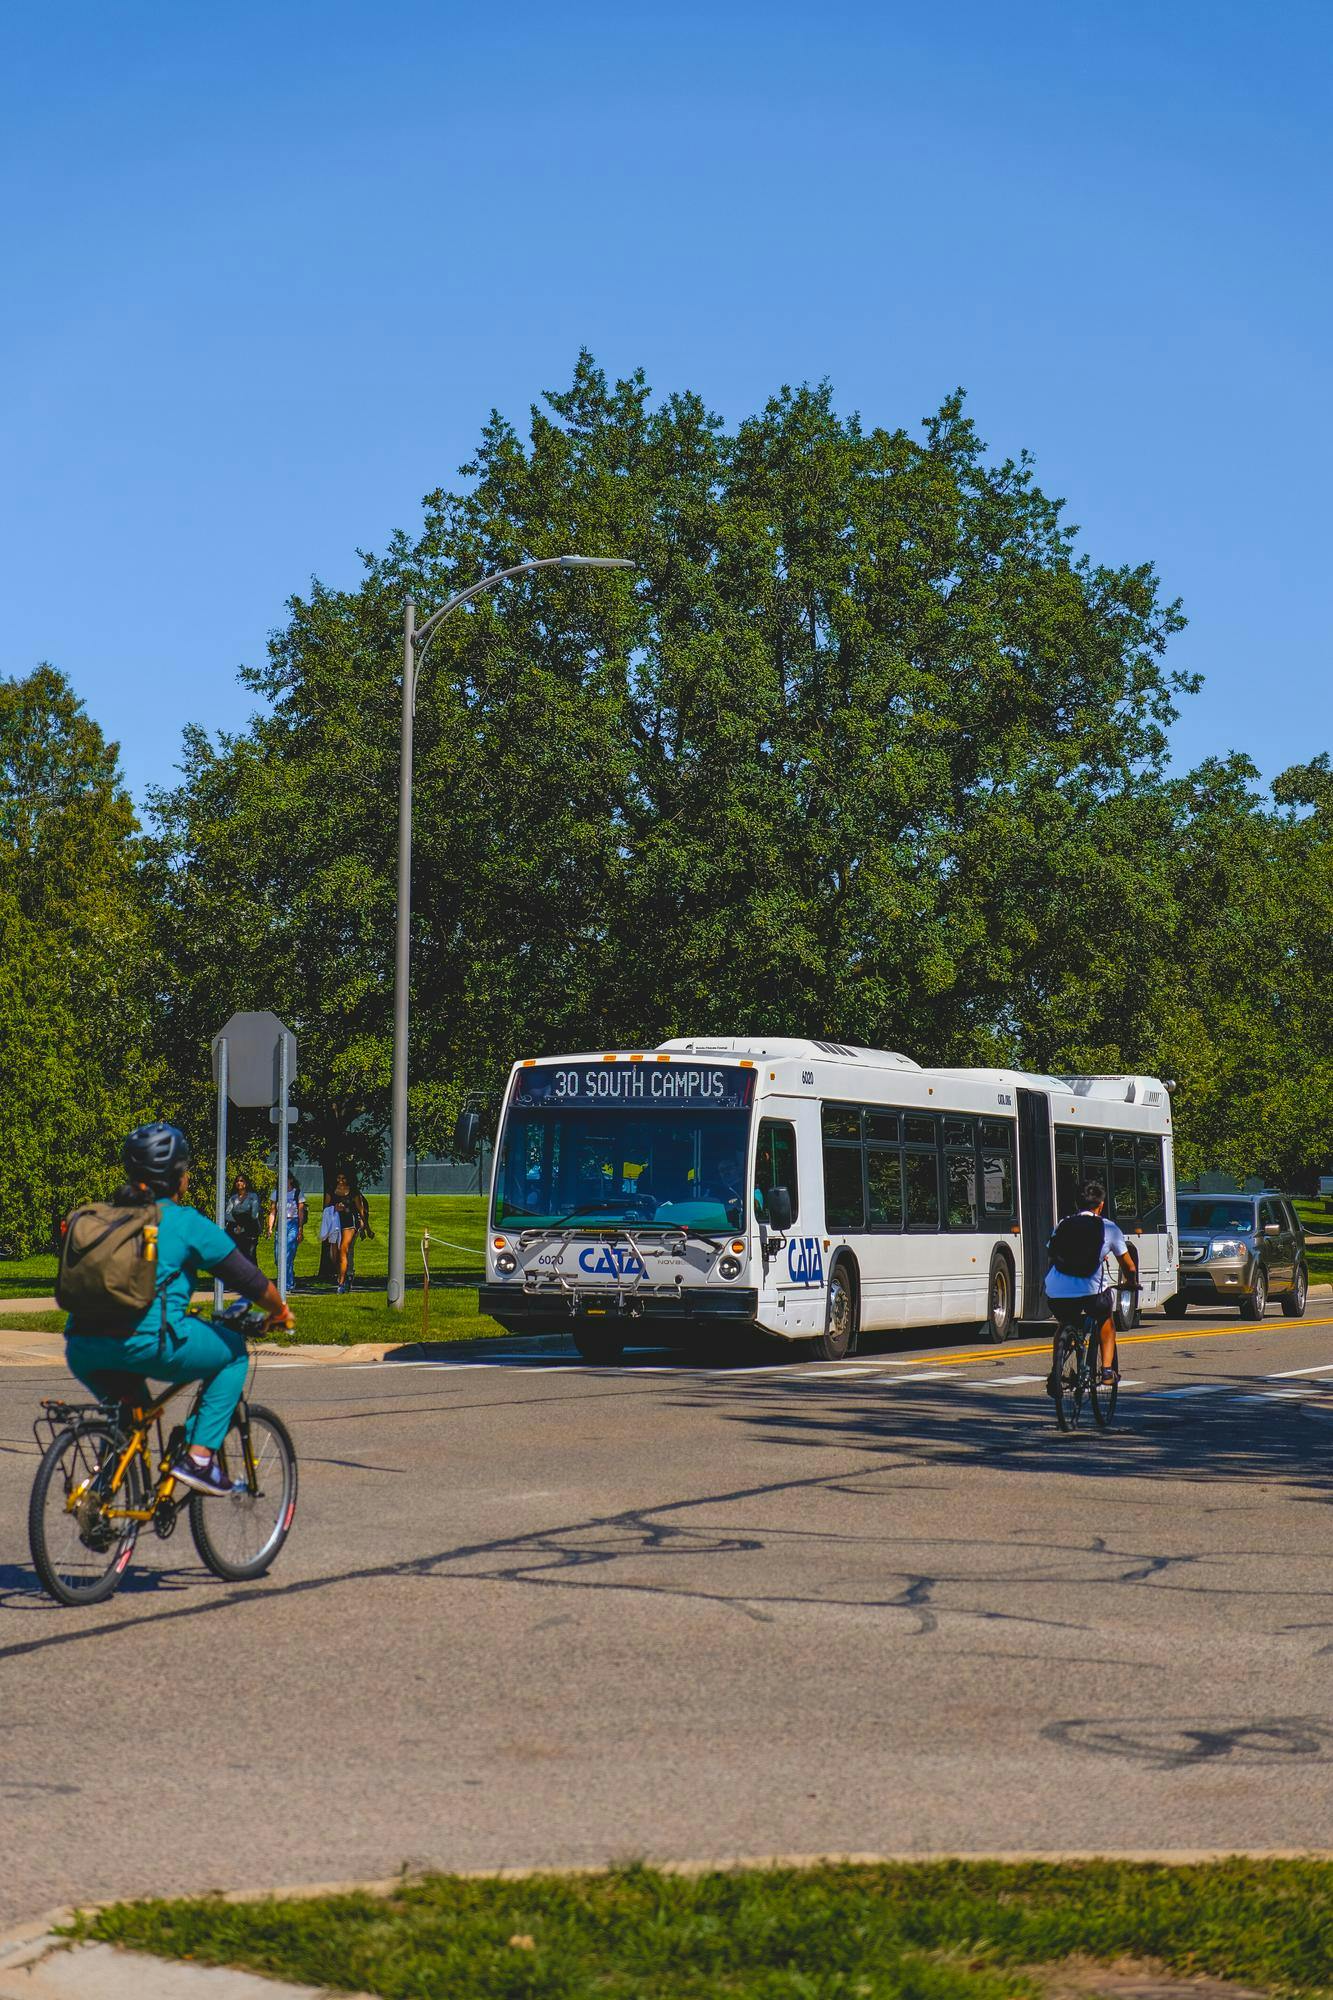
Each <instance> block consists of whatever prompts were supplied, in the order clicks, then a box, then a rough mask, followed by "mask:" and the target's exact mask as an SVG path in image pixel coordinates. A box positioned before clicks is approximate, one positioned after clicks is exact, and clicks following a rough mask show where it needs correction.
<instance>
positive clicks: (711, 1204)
mask: <svg viewBox="0 0 1333 2000" xmlns="http://www.w3.org/2000/svg"><path fill="white" fill-rule="evenodd" d="M749 1134H751V1114H749V1112H695V1110H675V1112H630V1110H594V1108H592V1106H580V1108H578V1110H574V1108H572V1106H570V1108H568V1110H566V1108H558V1110H556V1108H550V1110H510V1114H508V1118H506V1122H504V1138H502V1142H500V1166H498V1172H496V1182H494V1224H496V1228H500V1226H504V1228H514V1226H518V1224H520V1226H522V1228H542V1226H546V1228H554V1226H556V1224H568V1226H574V1224H588V1226H590V1228H604V1226H606V1224H626V1226H630V1228H658V1230H667V1228H677V1230H679V1228H687V1230H689V1228H699V1230H739V1228H741V1224H743V1222H745V1220H747V1206H749V1204H747V1200H745V1158H747V1146H749Z"/></svg>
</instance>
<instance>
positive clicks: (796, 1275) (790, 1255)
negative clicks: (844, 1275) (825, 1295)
mask: <svg viewBox="0 0 1333 2000" xmlns="http://www.w3.org/2000/svg"><path fill="white" fill-rule="evenodd" d="M787 1276H788V1277H789V1278H790V1279H791V1281H792V1283H793V1284H794V1285H822V1284H823V1282H824V1253H823V1251H822V1249H821V1248H820V1244H819V1238H818V1237H817V1236H793V1237H792V1239H791V1241H790V1242H789V1243H788V1245H787Z"/></svg>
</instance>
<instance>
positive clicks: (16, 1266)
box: [0, 1194, 486, 1299]
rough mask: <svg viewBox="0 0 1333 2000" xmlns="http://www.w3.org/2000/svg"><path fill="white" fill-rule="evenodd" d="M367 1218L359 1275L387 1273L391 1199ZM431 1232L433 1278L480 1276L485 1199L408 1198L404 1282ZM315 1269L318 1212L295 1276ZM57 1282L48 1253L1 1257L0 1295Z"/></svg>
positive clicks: (378, 1200) (378, 1199) (269, 1248)
mask: <svg viewBox="0 0 1333 2000" xmlns="http://www.w3.org/2000/svg"><path fill="white" fill-rule="evenodd" d="M370 1220H371V1226H372V1228H373V1229H374V1231H375V1234H374V1236H371V1237H362V1238H361V1240H360V1242H359V1243H358V1244H357V1246H356V1274H357V1277H358V1278H383V1277H387V1275H388V1269H389V1261H388V1260H389V1252H388V1235H389V1197H388V1196H387V1195H380V1194H377V1195H371V1197H370ZM427 1230H428V1231H429V1232H430V1239H431V1243H430V1267H431V1271H432V1272H433V1273H434V1275H435V1276H436V1277H441V1276H444V1275H448V1274H451V1275H455V1276H458V1277H464V1276H466V1277H473V1278H477V1279H480V1277H481V1275H482V1273H483V1271H484V1269H485V1260H484V1252H485V1245H486V1203H485V1201H484V1200H483V1199H482V1197H481V1196H480V1195H469V1194H422V1195H409V1196H408V1198H407V1273H408V1280H409V1282H412V1281H413V1280H416V1281H419V1280H420V1278H421V1268H422V1265H421V1238H422V1234H423V1232H425V1231H427ZM259 1257H260V1262H261V1263H262V1265H263V1267H264V1269H265V1271H270V1272H271V1271H272V1269H273V1241H272V1238H271V1237H264V1238H262V1239H261V1242H260V1246H259ZM318 1269H319V1210H318V1207H316V1208H315V1209H314V1210H313V1212H312V1214H311V1217H310V1222H309V1226H308V1228H307V1230H306V1233H305V1240H304V1241H303V1242H302V1243H301V1244H300V1245H299V1246H298V1248H297V1252H296V1278H297V1283H298V1284H299V1283H300V1282H301V1280H302V1279H303V1278H307V1279H311V1278H313V1277H314V1275H315V1273H316V1271H318ZM55 1281H56V1260H55V1258H54V1257H52V1256H40V1257H6V1258H0V1299H3V1298H11V1299H14V1298H26V1297H28V1296H32V1297H34V1298H35V1297H36V1296H37V1295H38V1294H39V1293H41V1292H49V1291H51V1290H52V1288H53V1287H54V1285H55Z"/></svg>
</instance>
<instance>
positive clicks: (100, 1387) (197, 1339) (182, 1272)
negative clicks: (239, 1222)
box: [65, 1124, 294, 1494]
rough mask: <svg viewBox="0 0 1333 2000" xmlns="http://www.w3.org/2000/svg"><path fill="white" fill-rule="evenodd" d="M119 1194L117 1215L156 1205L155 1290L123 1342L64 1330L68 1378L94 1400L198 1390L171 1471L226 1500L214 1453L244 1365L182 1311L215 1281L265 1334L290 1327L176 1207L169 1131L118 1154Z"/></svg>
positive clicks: (257, 1281)
mask: <svg viewBox="0 0 1333 2000" xmlns="http://www.w3.org/2000/svg"><path fill="white" fill-rule="evenodd" d="M121 1159H122V1160H123V1162H124V1166H125V1175H126V1182H127V1185H126V1186H125V1187H123V1188H122V1189H121V1190H120V1192H119V1194H118V1195H117V1196H116V1201H117V1204H118V1205H119V1206H121V1207H126V1208H133V1207H140V1206H147V1205H149V1204H150V1203H152V1202H157V1203H158V1205H159V1209H158V1218H159V1219H158V1236H157V1289H156V1293H155V1296H154V1299H153V1303H152V1305H151V1306H150V1307H149V1308H148V1311H147V1312H146V1313H145V1314H144V1316H143V1318H142V1319H141V1320H140V1321H139V1324H138V1325H137V1326H136V1327H135V1328H134V1329H133V1331H132V1332H130V1333H124V1334H122V1333H108V1332H103V1331H101V1330H99V1329H97V1328H88V1329H86V1330H80V1329H79V1328H78V1327H76V1326H75V1324H74V1321H73V1318H72V1317H71V1319H70V1321H69V1323H68V1324H67V1326H66V1328H65V1359H66V1361H67V1362H68V1364H69V1368H70V1372H71V1373H72V1374H73V1375H74V1376H75V1377H76V1378H77V1379H78V1380H79V1381H80V1382H82V1383H83V1385H84V1387H85V1388H86V1389H89V1390H90V1391H91V1392H92V1394H93V1395H94V1396H97V1397H99V1398H101V1399H111V1398H119V1399H120V1400H121V1401H122V1402H125V1403H133V1402H139V1401H142V1399H143V1385H144V1383H145V1381H154V1382H175V1383H185V1382H202V1383H203V1384H204V1390H203V1394H202V1396H201V1397H200V1401H199V1408H198V1410H197V1411H196V1412H195V1414H194V1416H193V1417H192V1418H191V1419H190V1422H189V1423H188V1424H187V1426H186V1449H185V1450H184V1451H183V1452H182V1454H181V1456H180V1457H179V1458H178V1459H177V1461H176V1463H175V1464H174V1465H173V1467H172V1471H173V1472H174V1474H175V1476H176V1478H177V1479H179V1480H180V1482H181V1484H182V1485H183V1486H188V1487H191V1488H192V1489H193V1490H194V1491H195V1492H196V1493H211V1494H222V1493H230V1491H231V1487H230V1485H229V1483H228V1482H227V1480H226V1479H225V1478H224V1477H223V1474H222V1472H221V1471H220V1469H219V1467H218V1462H217V1448H218V1446H219V1445H220V1444H221V1443H222V1441H223V1439H224V1438H225V1437H226V1435H227V1430H228V1427H229V1425H230V1423H231V1420H232V1416H233V1414H234V1412H235V1409H236V1405H237V1403H238V1402H239V1401H240V1399H241V1393H242V1391H243V1389H244V1388H245V1376H246V1370H247V1368H248V1366H249V1357H248V1355H247V1352H246V1345H245V1336H244V1334H241V1333H237V1332H234V1331H233V1330H232V1329H231V1328H230V1327H221V1326H214V1325H213V1324H212V1322H211V1321H209V1320H206V1319H201V1318H200V1317H199V1315H198V1314H197V1313H192V1312H191V1311H190V1295H191V1293H192V1292H193V1290H194V1287H195V1285H196V1284H197V1283H198V1281H199V1280H200V1278H201V1277H204V1276H211V1277H214V1278H220V1279H221V1280H222V1282H223V1284H224V1285H226V1286H227V1287H228V1288H229V1289H230V1290H232V1291H235V1292H239V1293H240V1294H241V1296H242V1297H243V1298H247V1299H249V1300H250V1301H251V1302H252V1303H253V1304H255V1305H258V1306H262V1307H263V1309H264V1311H265V1312H266V1313H267V1315H268V1319H267V1322H266V1327H275V1326H281V1327H290V1326H292V1325H293V1324H294V1321H293V1319H292V1315H291V1312H290V1310H289V1309H288V1307H287V1305H286V1304H285V1303H284V1301H283V1299H282V1297H281V1295H280V1293H279V1291H278V1288H277V1286H276V1285H274V1284H271V1283H270V1282H269V1280H268V1279H267V1278H266V1277H265V1276H264V1274H263V1272H262V1271H260V1270H259V1269H258V1267H257V1266H256V1265H255V1264H254V1263H253V1262H252V1261H251V1260H250V1258H248V1257H247V1256H246V1255H245V1254H244V1252H243V1251H240V1250H238V1249H237V1248H236V1245H235V1243H234V1242H233V1241H232V1239H231V1237H230V1236H228V1234H227V1232H226V1231H225V1229H219V1228H218V1226H217V1224H216V1223H215V1222H210V1221H209V1220H208V1217H207V1216H206V1215H201V1214H200V1213H199V1211H198V1209H195V1208H191V1207H189V1206H188V1205H187V1204H186V1203H185V1202H183V1201H182V1200H180V1199H179V1198H178V1197H181V1196H183V1195H184V1194H185V1192H186V1189H187V1186H188V1183H189V1172H190V1149H189V1146H188V1145H187V1144H186V1141H185V1135H184V1133H182V1132H181V1131H179V1130H178V1129H177V1127H176V1126H174V1125H167V1124H156V1125H140V1126H138V1127H136V1129H135V1130H134V1131H133V1132H131V1133H130V1136H129V1138H128V1139H127V1140H126V1141H125V1144H124V1146H123V1148H122V1150H121Z"/></svg>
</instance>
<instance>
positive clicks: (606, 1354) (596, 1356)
mask: <svg viewBox="0 0 1333 2000" xmlns="http://www.w3.org/2000/svg"><path fill="white" fill-rule="evenodd" d="M574 1345H575V1347H577V1349H578V1351H579V1357H580V1359H581V1360H583V1361H586V1362H587V1363H588V1366H589V1367H590V1368H614V1367H616V1366H617V1364H618V1363H619V1362H621V1361H623V1360H624V1358H625V1343H624V1341H623V1340H622V1339H621V1338H620V1336H619V1334H616V1333H612V1332H610V1331H606V1332H603V1331H602V1329H601V1328H600V1327H598V1328H596V1329H594V1328H592V1327H582V1326H580V1327H576V1328H575V1330H574Z"/></svg>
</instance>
